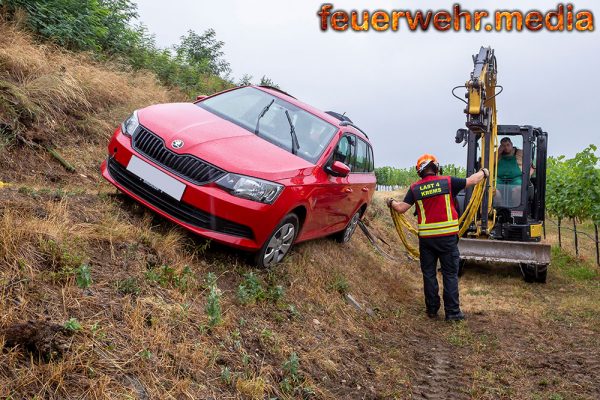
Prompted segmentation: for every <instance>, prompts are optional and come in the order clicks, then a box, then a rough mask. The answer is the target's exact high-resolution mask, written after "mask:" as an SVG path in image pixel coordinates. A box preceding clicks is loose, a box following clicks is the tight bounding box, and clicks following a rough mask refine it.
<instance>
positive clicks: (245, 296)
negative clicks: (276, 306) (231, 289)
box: [237, 272, 285, 304]
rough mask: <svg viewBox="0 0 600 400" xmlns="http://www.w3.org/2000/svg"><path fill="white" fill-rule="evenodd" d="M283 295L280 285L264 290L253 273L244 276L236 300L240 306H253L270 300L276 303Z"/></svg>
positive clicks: (283, 291)
mask: <svg viewBox="0 0 600 400" xmlns="http://www.w3.org/2000/svg"><path fill="white" fill-rule="evenodd" d="M284 295H285V290H284V288H283V286H281V285H274V286H269V287H267V288H266V289H265V287H264V286H263V283H262V282H261V280H260V279H259V278H258V277H257V276H256V275H255V274H254V272H249V273H247V274H245V275H244V279H243V280H242V282H241V283H240V285H239V286H238V290H237V298H238V300H239V302H240V303H242V304H254V303H258V302H260V301H264V300H271V301H273V302H275V303H277V302H278V301H279V300H281V299H282V298H283V296H284Z"/></svg>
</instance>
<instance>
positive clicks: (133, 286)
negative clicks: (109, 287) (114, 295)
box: [117, 276, 140, 295]
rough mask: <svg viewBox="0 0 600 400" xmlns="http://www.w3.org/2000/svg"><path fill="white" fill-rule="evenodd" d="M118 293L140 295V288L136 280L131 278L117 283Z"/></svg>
mask: <svg viewBox="0 0 600 400" xmlns="http://www.w3.org/2000/svg"><path fill="white" fill-rule="evenodd" d="M117 291H118V292H119V293H121V294H134V295H138V294H140V286H139V284H138V281H137V279H136V278H134V277H132V276H130V277H129V278H125V279H122V280H120V281H118V282H117Z"/></svg>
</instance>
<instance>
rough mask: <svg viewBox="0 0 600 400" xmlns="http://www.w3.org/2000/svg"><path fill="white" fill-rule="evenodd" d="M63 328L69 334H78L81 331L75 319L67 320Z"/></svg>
mask: <svg viewBox="0 0 600 400" xmlns="http://www.w3.org/2000/svg"><path fill="white" fill-rule="evenodd" d="M63 326H64V328H65V329H67V330H69V331H71V332H79V331H80V330H81V324H80V323H79V321H77V318H69V320H68V321H67V322H65V324H64V325H63Z"/></svg>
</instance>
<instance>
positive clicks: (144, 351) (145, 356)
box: [139, 349, 152, 360]
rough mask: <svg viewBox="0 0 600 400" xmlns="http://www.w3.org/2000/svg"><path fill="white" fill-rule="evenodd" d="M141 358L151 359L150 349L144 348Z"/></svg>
mask: <svg viewBox="0 0 600 400" xmlns="http://www.w3.org/2000/svg"><path fill="white" fill-rule="evenodd" d="M139 354H140V358H142V359H144V360H150V359H151V358H152V352H151V351H150V350H148V349H144V350H142V351H140V353H139Z"/></svg>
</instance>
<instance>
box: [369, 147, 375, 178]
mask: <svg viewBox="0 0 600 400" xmlns="http://www.w3.org/2000/svg"><path fill="white" fill-rule="evenodd" d="M368 147H369V171H368V172H373V171H375V158H373V148H372V147H371V145H368Z"/></svg>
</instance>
